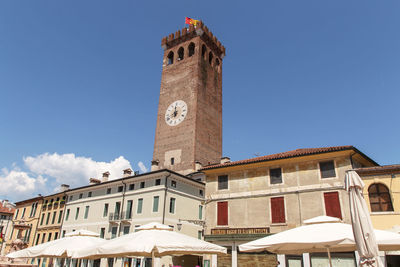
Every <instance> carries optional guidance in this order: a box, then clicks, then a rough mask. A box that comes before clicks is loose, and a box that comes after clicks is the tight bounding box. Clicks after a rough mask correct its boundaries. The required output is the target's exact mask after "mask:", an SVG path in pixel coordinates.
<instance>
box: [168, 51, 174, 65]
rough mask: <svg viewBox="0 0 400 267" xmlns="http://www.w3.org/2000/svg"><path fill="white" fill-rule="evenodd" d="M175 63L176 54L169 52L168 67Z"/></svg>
mask: <svg viewBox="0 0 400 267" xmlns="http://www.w3.org/2000/svg"><path fill="white" fill-rule="evenodd" d="M173 63H174V52H172V51H171V52H169V54H168V65H171V64H173Z"/></svg>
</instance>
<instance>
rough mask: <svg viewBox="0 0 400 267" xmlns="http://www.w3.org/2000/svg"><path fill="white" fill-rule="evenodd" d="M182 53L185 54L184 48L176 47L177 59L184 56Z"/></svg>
mask: <svg viewBox="0 0 400 267" xmlns="http://www.w3.org/2000/svg"><path fill="white" fill-rule="evenodd" d="M184 54H185V50H184V49H183V47H180V48H179V49H178V61H179V60H182V59H183V58H184Z"/></svg>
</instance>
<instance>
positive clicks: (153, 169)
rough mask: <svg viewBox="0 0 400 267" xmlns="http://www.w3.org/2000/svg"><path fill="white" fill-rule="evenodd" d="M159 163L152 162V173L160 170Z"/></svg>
mask: <svg viewBox="0 0 400 267" xmlns="http://www.w3.org/2000/svg"><path fill="white" fill-rule="evenodd" d="M158 163H159V161H158V160H152V161H151V171H157V170H158V169H159V166H158Z"/></svg>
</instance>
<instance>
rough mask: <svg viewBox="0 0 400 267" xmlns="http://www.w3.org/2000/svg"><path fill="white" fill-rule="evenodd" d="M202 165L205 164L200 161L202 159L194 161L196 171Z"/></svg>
mask: <svg viewBox="0 0 400 267" xmlns="http://www.w3.org/2000/svg"><path fill="white" fill-rule="evenodd" d="M202 167H203V165H202V164H201V163H200V161H196V162H195V163H194V169H195V170H196V171H198V170H200V169H201V168H202Z"/></svg>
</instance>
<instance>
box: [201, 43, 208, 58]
mask: <svg viewBox="0 0 400 267" xmlns="http://www.w3.org/2000/svg"><path fill="white" fill-rule="evenodd" d="M206 52H207V48H206V46H205V45H203V46H202V47H201V57H202V58H204V56H205V55H206Z"/></svg>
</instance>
